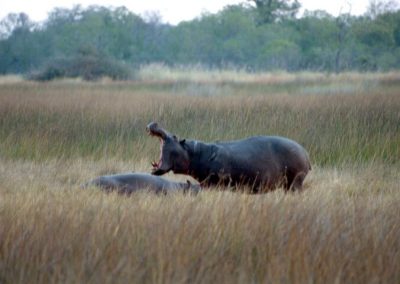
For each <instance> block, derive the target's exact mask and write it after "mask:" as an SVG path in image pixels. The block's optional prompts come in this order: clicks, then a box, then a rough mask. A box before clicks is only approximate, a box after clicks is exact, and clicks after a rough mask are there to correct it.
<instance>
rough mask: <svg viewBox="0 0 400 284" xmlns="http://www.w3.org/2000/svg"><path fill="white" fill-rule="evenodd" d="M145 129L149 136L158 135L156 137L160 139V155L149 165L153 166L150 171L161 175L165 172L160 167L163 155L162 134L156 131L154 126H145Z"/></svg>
mask: <svg viewBox="0 0 400 284" xmlns="http://www.w3.org/2000/svg"><path fill="white" fill-rule="evenodd" d="M146 130H147V133H148V134H149V135H150V136H155V137H158V139H159V140H160V157H159V159H158V162H156V161H153V162H151V166H152V167H153V169H152V170H151V172H152V173H153V174H155V175H162V174H164V173H166V172H167V171H165V170H163V169H162V165H163V155H162V153H163V151H162V150H163V146H164V140H163V139H162V136H161V135H160V134H159V132H157V131H156V130H155V129H154V128H152V127H147V128H146Z"/></svg>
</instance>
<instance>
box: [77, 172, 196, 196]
mask: <svg viewBox="0 0 400 284" xmlns="http://www.w3.org/2000/svg"><path fill="white" fill-rule="evenodd" d="M89 186H97V187H100V188H101V189H103V190H105V191H107V192H111V191H116V192H118V193H121V194H131V193H134V192H137V191H140V190H148V191H150V192H153V193H156V194H160V193H163V194H167V193H172V192H183V193H193V194H197V193H198V192H199V191H200V190H201V188H200V185H198V184H192V183H190V181H187V182H173V181H170V180H167V179H165V178H162V177H158V176H154V175H151V174H147V173H126V174H117V175H105V176H100V177H97V178H95V179H93V180H91V181H90V182H88V183H87V184H85V185H84V186H83V188H86V187H89Z"/></svg>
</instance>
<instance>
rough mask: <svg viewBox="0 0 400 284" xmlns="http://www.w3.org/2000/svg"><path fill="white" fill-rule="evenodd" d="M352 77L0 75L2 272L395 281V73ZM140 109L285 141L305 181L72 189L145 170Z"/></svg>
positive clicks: (209, 128) (202, 128) (188, 127)
mask: <svg viewBox="0 0 400 284" xmlns="http://www.w3.org/2000/svg"><path fill="white" fill-rule="evenodd" d="M352 80H353V81H351V80H344V79H343V81H344V82H342V81H341V80H337V79H334V80H330V79H329V78H326V79H325V81H324V80H323V81H321V82H310V81H307V80H305V81H295V80H294V81H290V80H289V81H288V82H286V83H282V81H284V79H281V80H280V81H279V80H278V81H279V82H275V83H274V82H271V81H268V82H259V81H257V82H256V81H253V82H237V81H236V82H230V83H227V82H225V83H215V82H208V81H207V82H200V83H199V82H193V81H190V82H183V83H182V82H181V81H176V80H174V81H152V82H150V81H142V82H134V83H111V82H100V83H95V84H94V83H83V82H79V81H61V82H57V83H47V84H37V83H27V82H14V83H10V82H9V83H7V84H3V85H1V88H0V283H45V282H52V283H54V282H70V283H71V282H72V283H127V282H128V283H250V282H253V283H321V282H329V283H396V282H398V281H399V279H400V269H399V265H398V263H400V220H399V216H400V206H399V205H400V191H399V181H400V171H399V170H400V165H399V157H400V149H399V148H400V145H399V141H400V129H399V127H400V126H399V125H400V96H399V95H398V94H399V90H400V84H399V82H398V81H397V79H393V75H392V74H390V75H387V76H385V75H379V76H377V77H376V78H372V75H369V74H368V75H367V76H363V75H354V78H353V79H352ZM296 82H297V83H296ZM296 84H297V85H296ZM196 86H197V87H198V89H197V87H196ZM151 120H157V121H159V122H161V123H162V124H163V125H165V126H166V128H167V129H169V130H170V131H171V132H175V133H177V134H178V135H180V136H182V137H187V138H194V137H195V138H199V139H203V140H223V139H235V138H241V137H244V136H249V135H256V134H277V135H284V136H289V137H291V138H292V139H295V140H298V141H299V142H300V143H302V144H303V145H304V146H305V148H306V149H308V150H309V152H310V156H311V159H312V161H313V170H312V171H311V173H310V174H309V176H308V177H307V178H306V181H305V191H304V192H303V193H302V194H284V193H283V191H282V190H277V191H274V192H271V193H268V194H264V195H248V194H243V193H239V192H226V191H221V190H220V189H219V188H216V189H209V190H207V191H205V192H201V193H200V194H199V195H198V196H186V195H181V194H176V195H170V196H155V195H151V194H147V193H139V194H134V195H133V196H131V197H130V198H127V197H125V196H118V195H116V194H105V193H103V192H100V191H98V190H96V189H93V188H92V189H88V190H81V189H80V184H82V183H83V182H85V181H87V180H89V179H91V178H93V177H94V176H97V175H101V174H106V173H115V172H127V171H148V170H149V167H150V161H152V160H153V159H154V158H155V157H157V156H158V151H159V149H158V147H159V145H158V143H157V141H156V140H155V139H154V138H153V139H152V138H150V137H148V136H147V135H146V134H145V131H144V127H145V125H146V124H147V123H148V122H149V121H151ZM168 178H171V179H176V180H184V179H186V177H185V176H174V175H172V174H170V175H169V176H168Z"/></svg>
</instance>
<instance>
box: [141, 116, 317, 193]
mask: <svg viewBox="0 0 400 284" xmlns="http://www.w3.org/2000/svg"><path fill="white" fill-rule="evenodd" d="M147 129H148V131H149V133H150V134H152V135H155V136H158V137H159V138H160V139H161V143H162V146H161V148H162V154H161V159H160V162H158V163H153V167H154V169H153V174H155V175H162V174H164V173H166V172H168V171H170V170H172V171H173V172H174V173H181V174H187V175H190V176H192V177H193V178H195V179H196V180H198V181H199V182H200V183H201V184H202V185H205V186H210V185H230V186H236V185H247V186H250V188H251V190H252V192H260V191H263V190H265V189H273V188H276V187H278V186H283V187H284V188H285V189H286V190H301V189H302V184H303V180H304V178H305V176H306V175H307V173H308V172H309V170H310V169H311V164H310V161H309V158H308V154H307V151H306V150H305V149H304V148H303V147H302V146H301V145H299V144H298V143H297V142H295V141H293V140H290V139H288V138H284V137H279V136H255V137H250V138H247V139H242V140H235V141H229V142H216V143H204V142H201V141H196V140H180V141H179V140H178V139H177V138H176V136H175V135H171V134H169V133H168V132H167V131H165V130H163V129H162V128H160V127H158V125H157V124H156V123H154V122H153V123H150V124H149V125H148V126H147Z"/></svg>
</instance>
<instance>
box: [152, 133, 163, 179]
mask: <svg viewBox="0 0 400 284" xmlns="http://www.w3.org/2000/svg"><path fill="white" fill-rule="evenodd" d="M163 146H164V141H163V140H162V139H161V138H160V157H159V158H158V162H156V161H153V162H151V165H152V166H153V172H154V171H156V170H158V169H160V168H161V165H162V160H163V159H162V158H163V157H162V149H163Z"/></svg>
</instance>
